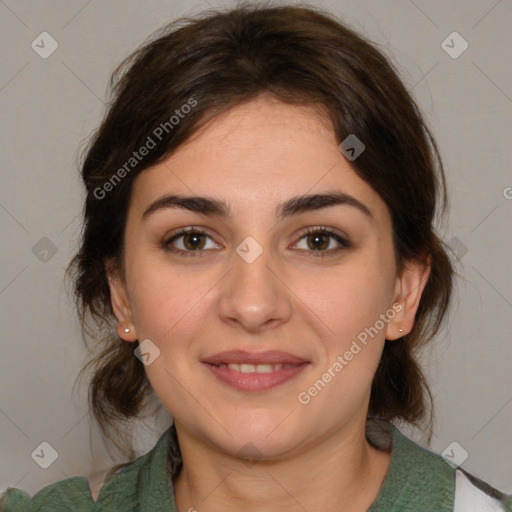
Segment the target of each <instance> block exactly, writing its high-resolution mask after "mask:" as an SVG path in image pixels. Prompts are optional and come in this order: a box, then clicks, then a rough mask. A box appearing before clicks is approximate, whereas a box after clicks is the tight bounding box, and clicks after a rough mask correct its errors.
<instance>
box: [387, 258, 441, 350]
mask: <svg viewBox="0 0 512 512" xmlns="http://www.w3.org/2000/svg"><path fill="white" fill-rule="evenodd" d="M431 262H432V257H431V255H430V254H429V255H428V256H427V258H426V261H424V260H421V261H420V260H414V261H409V262H407V263H406V264H405V267H404V269H403V271H402V273H401V275H400V276H397V278H396V283H395V294H394V300H393V304H394V306H393V309H394V310H395V311H396V312H397V313H396V315H395V316H394V317H393V319H391V320H390V322H389V323H388V326H387V329H386V339H387V340H396V339H398V338H401V337H402V336H405V335H406V334H408V333H410V332H411V331H412V328H413V327H414V317H415V316H416V311H417V310H418V306H419V305H420V299H421V295H422V293H423V290H424V289H425V286H426V284H427V281H428V278H429V276H430V267H431ZM398 305H400V306H401V307H400V306H398ZM399 329H402V330H403V331H402V332H400V331H399Z"/></svg>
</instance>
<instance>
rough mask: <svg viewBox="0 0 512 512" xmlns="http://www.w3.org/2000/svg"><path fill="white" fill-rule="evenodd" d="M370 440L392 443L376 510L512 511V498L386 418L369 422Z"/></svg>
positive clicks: (378, 443) (380, 445)
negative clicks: (418, 441) (412, 436)
mask: <svg viewBox="0 0 512 512" xmlns="http://www.w3.org/2000/svg"><path fill="white" fill-rule="evenodd" d="M367 437H368V440H369V441H370V442H371V443H372V444H374V446H376V447H377V448H380V449H389V447H391V446H392V458H391V464H390V467H389V470H388V474H387V475H386V478H385V480H384V483H383V485H382V488H381V494H380V495H379V497H378V499H377V501H376V503H375V507H374V508H372V509H371V511H372V512H374V511H381V510H383V511H384V510H385V511H386V512H388V511H406V510H411V507H414V510H422V511H435V512H445V511H446V512H448V511H455V512H476V511H478V512H509V511H510V512H512V505H511V502H512V498H511V497H510V496H507V495H505V494H504V493H501V492H500V491H498V490H496V489H494V488H493V487H491V486H490V485H489V484H487V483H485V482H483V481H482V480H479V479H478V478H476V477H474V476H473V475H471V474H470V473H468V472H467V471H465V470H463V469H462V468H460V467H457V466H455V465H454V464H453V463H451V462H448V461H447V460H446V459H445V458H444V457H442V456H441V455H439V454H437V453H434V452H432V451H430V450H428V449H426V448H423V447H422V446H420V445H419V444H417V443H415V442H414V441H412V440H411V439H409V438H407V437H406V436H405V435H403V434H402V433H401V432H400V431H399V430H398V428H397V427H396V426H394V425H393V424H391V423H389V422H385V421H383V420H377V421H374V422H372V424H371V425H370V426H367Z"/></svg>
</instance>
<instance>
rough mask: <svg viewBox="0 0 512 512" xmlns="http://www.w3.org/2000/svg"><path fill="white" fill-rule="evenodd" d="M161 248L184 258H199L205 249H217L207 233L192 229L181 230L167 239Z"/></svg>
mask: <svg viewBox="0 0 512 512" xmlns="http://www.w3.org/2000/svg"><path fill="white" fill-rule="evenodd" d="M208 240H210V242H211V243H210V246H208ZM163 246H164V247H165V249H167V250H169V251H171V252H175V253H180V254H182V255H184V256H199V255H200V254H201V252H203V251H204V250H206V249H217V248H218V247H219V246H218V245H217V244H216V243H215V242H213V240H212V238H211V237H210V236H209V235H208V234H207V233H205V232H204V231H202V230H200V229H198V228H194V227H188V228H184V229H181V230H180V231H179V232H178V233H176V234H174V235H173V236H172V237H170V238H167V239H166V240H165V241H164V243H163Z"/></svg>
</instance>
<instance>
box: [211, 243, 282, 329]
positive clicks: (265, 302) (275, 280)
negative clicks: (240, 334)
mask: <svg viewBox="0 0 512 512" xmlns="http://www.w3.org/2000/svg"><path fill="white" fill-rule="evenodd" d="M271 260H272V258H271V257H270V254H269V253H268V251H265V250H263V252H262V254H261V255H260V256H259V257H258V258H257V259H256V260H254V261H252V262H248V261H246V260H244V259H243V258H242V257H240V256H239V255H238V254H235V255H234V265H233V268H232V269H231V271H230V272H228V274H227V276H226V278H225V279H223V281H222V282H223V285H222V286H223V288H222V291H221V294H220V297H219V316H220V318H221V320H222V321H224V322H226V323H229V324H231V325H232V326H234V327H239V328H240V327H242V328H243V329H245V330H246V331H248V332H251V333H257V332H261V331H264V330H266V329H269V328H275V327H277V326H278V325H281V324H283V323H286V322H287V321H288V320H289V318H290V316H291V311H292V304H291V302H290V301H291V291H290V290H289V289H288V288H287V286H286V283H285V282H284V280H283V279H282V278H281V277H280V276H279V274H280V272H279V270H278V265H277V263H276V262H272V261H271Z"/></svg>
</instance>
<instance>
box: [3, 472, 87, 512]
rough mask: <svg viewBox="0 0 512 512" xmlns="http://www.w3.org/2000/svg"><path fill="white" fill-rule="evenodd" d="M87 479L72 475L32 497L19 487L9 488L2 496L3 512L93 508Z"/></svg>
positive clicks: (48, 511)
mask: <svg viewBox="0 0 512 512" xmlns="http://www.w3.org/2000/svg"><path fill="white" fill-rule="evenodd" d="M93 506H94V502H93V501H92V498H91V495H90V492H89V486H88V484H87V479H86V478H84V477H72V478H67V479H66V480H62V481H60V482H56V483H54V484H51V485H48V486H46V487H44V488H43V489H41V490H40V491H38V492H37V493H36V494H35V495H34V496H33V497H32V498H31V497H30V496H29V494H28V493H26V492H25V491H22V490H19V489H13V488H9V489H7V491H5V493H4V494H3V495H2V497H1V498H0V511H2V512H50V511H51V512H68V511H70V512H71V511H76V510H80V511H83V512H88V511H89V510H93V508H92V507H93Z"/></svg>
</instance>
